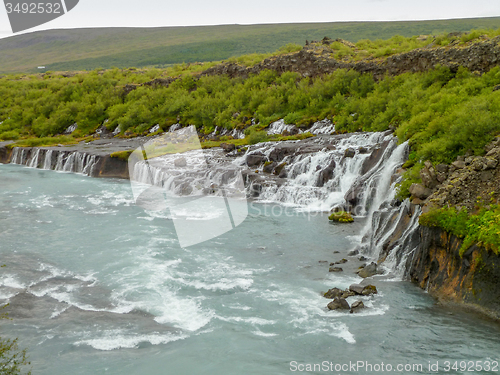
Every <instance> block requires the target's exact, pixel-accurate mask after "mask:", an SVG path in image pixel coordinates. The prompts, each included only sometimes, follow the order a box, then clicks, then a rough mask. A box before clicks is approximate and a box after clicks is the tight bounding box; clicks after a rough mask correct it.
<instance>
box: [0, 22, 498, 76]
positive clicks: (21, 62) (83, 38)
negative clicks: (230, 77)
mask: <svg viewBox="0 0 500 375" xmlns="http://www.w3.org/2000/svg"><path fill="white" fill-rule="evenodd" d="M499 27H500V17H493V18H474V19H458V20H437V21H412V22H408V21H405V22H336V23H302V24H269V25H248V26H244V25H225V26H199V27H195V26H190V27H164V28H101V29H74V30H49V31H40V32H34V33H29V34H23V35H17V36H13V37H10V38H4V39H0V73H18V72H19V73H21V72H27V73H28V72H35V71H37V67H38V66H45V67H46V69H47V70H52V71H61V70H92V69H95V68H111V67H118V68H125V67H132V66H134V67H144V66H158V67H165V66H168V65H171V64H178V63H183V62H186V63H190V62H197V61H200V62H204V61H219V60H223V59H227V58H229V57H233V56H239V55H243V54H249V53H268V52H272V51H275V50H277V49H278V48H279V47H281V46H284V45H286V44H288V43H297V44H300V45H303V44H304V43H305V41H306V40H320V39H322V38H323V37H325V36H328V37H330V38H334V39H335V38H342V39H346V40H349V41H351V42H357V41H358V40H360V39H371V40H376V39H387V38H390V37H392V36H394V35H403V36H413V35H429V34H431V35H434V34H439V33H443V32H453V31H468V30H471V29H476V28H483V29H498V28H499Z"/></svg>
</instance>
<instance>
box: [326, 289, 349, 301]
mask: <svg viewBox="0 0 500 375" xmlns="http://www.w3.org/2000/svg"><path fill="white" fill-rule="evenodd" d="M343 293H344V291H343V290H342V289H339V288H332V289H328V292H326V293H325V294H323V296H324V297H325V298H329V299H334V298H337V297H341V296H342V294H343Z"/></svg>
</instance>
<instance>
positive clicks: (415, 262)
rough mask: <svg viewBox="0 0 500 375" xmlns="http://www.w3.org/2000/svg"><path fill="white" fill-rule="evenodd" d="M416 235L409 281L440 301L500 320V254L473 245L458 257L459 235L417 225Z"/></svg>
mask: <svg viewBox="0 0 500 375" xmlns="http://www.w3.org/2000/svg"><path fill="white" fill-rule="evenodd" d="M419 234H420V246H419V247H418V248H417V250H416V252H415V254H414V256H413V258H412V260H411V263H410V264H409V278H410V280H411V281H413V282H415V283H417V284H418V285H419V286H420V287H421V288H422V289H425V290H427V291H428V292H429V293H431V294H433V295H434V296H436V297H438V298H439V299H440V300H442V301H445V302H455V303H459V304H465V305H466V306H469V307H472V308H474V309H476V310H479V311H481V312H482V313H485V314H487V315H489V316H490V317H492V318H495V319H500V287H499V286H500V256H499V255H497V254H494V253H493V252H492V251H488V250H486V249H484V248H482V247H479V246H477V245H474V246H472V247H471V248H469V250H468V251H466V252H465V254H464V255H463V257H461V256H460V254H459V249H460V247H461V246H462V242H463V241H462V240H461V239H460V238H457V237H456V236H453V235H451V234H449V233H446V232H445V231H443V230H442V229H439V228H427V227H420V233H419Z"/></svg>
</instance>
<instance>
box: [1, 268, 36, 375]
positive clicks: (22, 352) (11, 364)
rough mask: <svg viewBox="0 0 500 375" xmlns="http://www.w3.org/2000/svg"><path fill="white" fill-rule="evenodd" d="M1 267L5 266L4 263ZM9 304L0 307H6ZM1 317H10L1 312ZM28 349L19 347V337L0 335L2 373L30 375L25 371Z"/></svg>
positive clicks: (2, 374)
mask: <svg viewBox="0 0 500 375" xmlns="http://www.w3.org/2000/svg"><path fill="white" fill-rule="evenodd" d="M1 267H5V265H2V266H1ZM7 306H8V305H4V306H2V307H0V309H4V308H5V307H7ZM0 319H9V318H8V316H7V314H5V313H1V314H0ZM29 365H30V362H29V361H28V356H27V350H26V349H19V345H18V339H17V338H16V339H8V338H3V337H0V374H1V375H21V374H26V375H30V374H31V371H29V370H28V371H27V372H24V371H23V370H24V369H25V368H26V366H29Z"/></svg>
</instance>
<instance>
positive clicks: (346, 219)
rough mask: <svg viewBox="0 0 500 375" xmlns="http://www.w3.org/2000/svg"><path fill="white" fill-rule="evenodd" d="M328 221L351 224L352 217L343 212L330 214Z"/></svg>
mask: <svg viewBox="0 0 500 375" xmlns="http://www.w3.org/2000/svg"><path fill="white" fill-rule="evenodd" d="M328 220H331V221H335V222H337V223H352V222H353V221H354V219H353V217H352V215H351V214H350V213H349V212H345V211H339V212H334V213H332V214H331V215H330V216H328Z"/></svg>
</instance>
